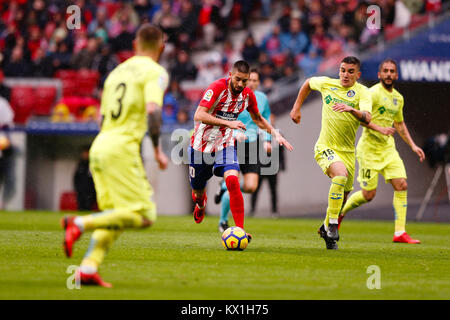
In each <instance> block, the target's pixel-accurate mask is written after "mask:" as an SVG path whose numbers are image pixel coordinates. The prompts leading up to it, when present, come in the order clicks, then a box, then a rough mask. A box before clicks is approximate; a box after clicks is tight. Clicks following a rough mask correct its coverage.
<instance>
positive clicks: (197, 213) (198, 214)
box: [194, 193, 207, 223]
mask: <svg viewBox="0 0 450 320" xmlns="http://www.w3.org/2000/svg"><path fill="white" fill-rule="evenodd" d="M206 200H207V196H206V193H205V198H204V200H203V208H200V207H199V206H198V203H196V204H195V209H194V220H195V222H196V223H200V222H202V221H203V218H204V217H205V211H206Z"/></svg>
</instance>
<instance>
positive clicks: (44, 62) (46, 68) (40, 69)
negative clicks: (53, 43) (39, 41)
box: [33, 48, 54, 78]
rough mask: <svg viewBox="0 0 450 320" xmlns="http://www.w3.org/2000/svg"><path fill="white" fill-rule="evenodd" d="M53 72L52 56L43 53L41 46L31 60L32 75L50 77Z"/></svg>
mask: <svg viewBox="0 0 450 320" xmlns="http://www.w3.org/2000/svg"><path fill="white" fill-rule="evenodd" d="M53 74H54V69H53V61H52V57H51V56H50V55H48V56H47V55H45V51H44V50H43V49H42V48H38V49H37V50H36V54H35V58H34V60H33V76H34V77H42V78H51V77H53Z"/></svg>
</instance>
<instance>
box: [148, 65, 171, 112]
mask: <svg viewBox="0 0 450 320" xmlns="http://www.w3.org/2000/svg"><path fill="white" fill-rule="evenodd" d="M168 84H169V75H168V73H167V71H166V70H164V69H163V68H161V69H160V70H158V71H157V72H155V73H151V74H150V75H149V76H148V78H147V79H146V82H145V84H144V102H145V104H147V103H149V102H154V103H156V104H157V105H158V106H160V107H162V105H163V98H164V92H165V91H166V89H167V86H168Z"/></svg>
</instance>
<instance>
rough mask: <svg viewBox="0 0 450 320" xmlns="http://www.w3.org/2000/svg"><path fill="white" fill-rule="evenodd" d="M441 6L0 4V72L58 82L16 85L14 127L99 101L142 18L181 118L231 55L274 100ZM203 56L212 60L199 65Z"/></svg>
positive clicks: (378, 1) (318, 0)
mask: <svg viewBox="0 0 450 320" xmlns="http://www.w3.org/2000/svg"><path fill="white" fill-rule="evenodd" d="M72 3H73V4H76V5H79V6H81V13H82V17H81V26H80V28H79V29H75V30H70V29H68V28H67V26H66V23H65V22H66V21H65V19H66V12H65V10H66V6H67V5H68V4H72ZM448 4H449V0H411V1H400V0H398V1H396V0H368V1H360V0H336V1H334V0H298V1H281V0H273V1H264V2H262V1H230V0H208V1H200V0H155V1H149V0H143V1H138V2H137V1H108V0H100V1H69V2H63V1H42V0H33V1H10V2H6V1H0V17H1V20H0V67H1V69H2V70H3V72H4V74H5V77H6V79H17V78H20V79H22V78H24V79H32V78H35V77H39V78H42V77H43V76H44V77H47V78H52V79H56V80H59V81H60V82H61V84H62V92H59V91H58V90H60V88H58V86H52V87H45V88H42V87H39V88H38V87H36V86H31V87H30V86H28V85H25V84H22V83H21V84H20V85H17V87H13V88H12V93H11V97H10V103H11V105H12V106H13V108H14V111H15V112H16V118H15V122H16V123H17V124H19V125H24V124H26V122H27V120H28V119H30V117H32V116H40V117H44V116H50V115H51V113H52V109H53V108H54V107H55V106H56V105H57V103H59V101H60V99H61V98H68V97H92V98H94V99H97V100H98V99H99V98H100V94H101V87H102V84H103V81H104V79H105V78H106V76H107V74H108V72H109V71H111V70H112V69H113V68H114V66H115V65H117V64H118V63H120V62H123V61H125V60H126V59H128V58H130V57H131V56H132V54H133V53H132V51H131V49H132V45H131V40H132V39H133V37H134V32H135V31H136V29H137V27H138V26H139V25H140V23H142V22H145V21H150V22H155V23H158V24H159V25H160V26H161V28H162V29H163V30H164V31H165V32H166V34H167V46H166V52H165V53H164V55H163V57H162V61H161V63H162V64H163V65H164V66H165V67H167V68H168V69H169V70H170V71H171V78H172V79H176V80H177V81H178V82H180V86H181V87H182V88H183V89H184V93H185V95H186V96H185V97H177V98H176V99H185V100H186V101H189V102H190V104H189V106H185V107H184V108H181V109H183V112H184V111H186V110H185V109H186V107H187V108H194V107H195V103H196V102H197V101H198V99H199V98H200V95H201V93H202V91H203V90H204V87H205V86H206V85H207V83H202V81H201V80H202V79H203V78H202V74H204V72H202V71H205V68H211V70H213V69H214V68H216V67H217V68H216V69H214V70H219V69H220V70H222V74H223V75H225V74H226V71H227V68H228V67H229V65H230V63H231V62H230V61H229V60H230V59H236V58H239V57H244V58H246V59H248V60H250V61H251V62H252V65H254V66H257V67H260V68H261V69H266V70H267V73H270V74H266V75H265V76H264V79H263V81H262V89H263V90H264V91H265V92H266V93H268V94H269V95H271V97H269V98H270V99H271V100H274V99H280V92H282V91H283V87H284V86H285V85H286V83H294V84H295V82H296V80H299V79H300V78H302V77H303V76H305V75H307V76H309V75H312V74H314V73H316V72H321V73H322V72H326V70H328V69H330V68H333V67H334V66H335V65H336V63H337V62H338V61H340V59H341V58H342V57H343V56H344V55H348V54H360V53H362V52H364V51H367V50H369V49H370V48H372V47H375V46H377V45H379V43H380V41H381V42H383V41H392V40H395V39H397V38H398V37H401V36H407V35H408V33H409V32H410V31H413V30H415V29H417V28H419V27H420V26H423V25H426V24H428V23H430V21H431V20H432V19H433V16H434V15H438V14H440V13H441V12H442V11H444V10H448V8H449V6H448ZM370 5H377V6H379V8H380V9H381V13H382V15H381V30H378V31H371V30H369V29H368V28H367V26H366V20H367V18H368V17H369V16H371V15H372V13H367V12H368V7H369V6H370ZM268 8H269V9H270V13H271V14H270V15H268V14H267V12H268ZM183 52H185V53H187V54H183ZM211 54H215V56H217V55H218V56H219V57H220V58H219V59H215V58H214V59H205V57H208V56H209V55H211ZM211 56H212V55H211ZM206 71H207V72H206V73H207V74H208V70H206ZM286 78H291V79H293V81H291V80H289V79H288V80H286ZM192 81H195V85H192ZM185 82H186V83H185ZM94 105H96V104H94ZM85 107H87V105H85ZM70 111H71V112H75V113H74V114H73V116H74V117H73V119H75V120H80V119H81V118H80V116H79V110H78V109H77V108H70ZM187 111H188V114H191V111H192V110H187ZM274 112H275V113H280V112H283V110H279V111H277V110H274Z"/></svg>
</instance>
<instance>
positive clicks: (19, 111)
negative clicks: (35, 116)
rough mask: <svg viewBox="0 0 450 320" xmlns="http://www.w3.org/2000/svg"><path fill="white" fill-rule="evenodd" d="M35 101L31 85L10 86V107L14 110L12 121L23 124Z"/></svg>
mask: <svg viewBox="0 0 450 320" xmlns="http://www.w3.org/2000/svg"><path fill="white" fill-rule="evenodd" d="M35 103H36V102H35V97H34V88H33V87H25V86H15V87H12V89H11V107H12V109H13V110H14V122H15V123H20V124H25V122H26V121H27V120H28V118H29V117H30V115H31V113H32V110H33V107H34V106H35Z"/></svg>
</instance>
